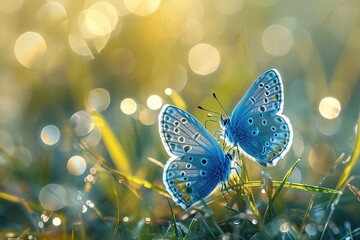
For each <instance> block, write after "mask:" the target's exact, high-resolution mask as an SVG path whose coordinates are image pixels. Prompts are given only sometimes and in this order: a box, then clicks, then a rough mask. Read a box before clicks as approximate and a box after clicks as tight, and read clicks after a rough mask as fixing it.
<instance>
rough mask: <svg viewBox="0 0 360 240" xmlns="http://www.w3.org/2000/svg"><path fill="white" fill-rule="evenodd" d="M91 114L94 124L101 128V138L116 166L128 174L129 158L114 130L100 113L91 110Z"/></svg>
mask: <svg viewBox="0 0 360 240" xmlns="http://www.w3.org/2000/svg"><path fill="white" fill-rule="evenodd" d="M92 115H93V120H94V122H95V124H96V125H97V126H98V127H99V128H100V129H101V133H102V140H103V142H104V145H105V147H106V149H107V151H108V152H109V154H110V157H111V159H112V160H113V162H114V164H115V166H116V168H117V169H118V170H120V171H121V172H123V173H126V174H130V173H131V168H130V162H129V159H128V158H127V156H126V154H125V151H124V148H123V147H122V145H121V144H120V142H119V140H118V139H117V138H116V136H115V134H114V132H113V131H112V130H111V128H110V127H109V125H108V123H107V122H106V120H105V119H104V118H103V116H102V115H101V114H100V113H98V112H93V113H92Z"/></svg>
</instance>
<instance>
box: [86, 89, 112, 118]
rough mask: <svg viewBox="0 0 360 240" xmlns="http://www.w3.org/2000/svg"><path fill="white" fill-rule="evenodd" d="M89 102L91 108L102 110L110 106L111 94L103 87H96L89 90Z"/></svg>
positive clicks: (92, 109)
mask: <svg viewBox="0 0 360 240" xmlns="http://www.w3.org/2000/svg"><path fill="white" fill-rule="evenodd" d="M87 104H88V107H89V110H91V111H97V112H102V111H104V110H106V109H107V108H108V107H109V104H110V94H109V92H108V91H107V90H105V89H103V88H95V89H93V90H91V91H90V92H89V94H88V97H87Z"/></svg>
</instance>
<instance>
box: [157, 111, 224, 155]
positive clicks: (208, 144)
mask: <svg viewBox="0 0 360 240" xmlns="http://www.w3.org/2000/svg"><path fill="white" fill-rule="evenodd" d="M159 128H160V136H161V139H162V142H163V144H164V146H165V148H166V150H167V152H168V154H169V155H171V156H173V155H174V156H181V155H183V154H186V153H198V154H199V153H204V152H209V153H212V154H215V155H217V154H220V153H222V150H221V148H220V147H218V148H217V147H216V146H217V145H218V143H217V142H216V140H215V139H214V137H213V136H212V135H211V134H210V133H209V132H208V131H207V130H206V129H205V128H204V127H203V126H202V125H201V124H200V123H199V121H197V120H196V119H195V118H194V117H192V116H191V115H190V114H189V113H187V112H185V111H183V110H181V109H179V108H177V107H174V106H171V105H165V106H164V107H163V109H162V111H161V112H160V115H159ZM214 146H215V147H214Z"/></svg>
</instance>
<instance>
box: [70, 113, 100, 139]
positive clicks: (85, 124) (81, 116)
mask: <svg viewBox="0 0 360 240" xmlns="http://www.w3.org/2000/svg"><path fill="white" fill-rule="evenodd" d="M69 122H70V126H71V127H72V129H73V131H74V133H75V135H76V136H78V137H82V136H85V135H87V134H89V133H90V132H91V131H92V130H93V129H94V127H95V123H94V121H93V119H92V116H91V115H90V113H88V112H86V111H79V112H76V113H75V114H73V115H72V116H71V118H70V121H69Z"/></svg>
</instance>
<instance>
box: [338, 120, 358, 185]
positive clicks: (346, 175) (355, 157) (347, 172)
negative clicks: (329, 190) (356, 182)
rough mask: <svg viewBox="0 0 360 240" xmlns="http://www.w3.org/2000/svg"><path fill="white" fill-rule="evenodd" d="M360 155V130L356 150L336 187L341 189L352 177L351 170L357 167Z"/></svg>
mask: <svg viewBox="0 0 360 240" xmlns="http://www.w3.org/2000/svg"><path fill="white" fill-rule="evenodd" d="M358 126H360V115H359V117H358ZM359 155H360V130H358V132H357V136H356V141H355V146H354V151H353V152H352V154H351V157H350V160H349V164H348V165H347V166H346V168H345V170H344V172H343V173H342V175H341V177H340V180H339V182H338V184H337V185H336V189H337V190H339V189H341V188H343V186H344V184H345V182H346V180H347V179H348V178H349V177H350V174H351V171H352V170H353V168H354V167H355V165H356V163H357V161H358V160H359Z"/></svg>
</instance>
